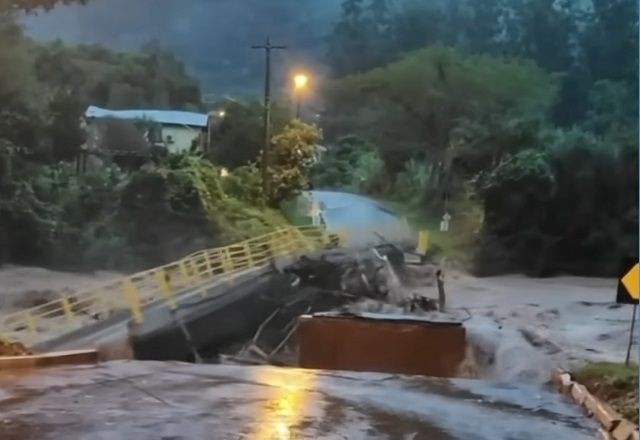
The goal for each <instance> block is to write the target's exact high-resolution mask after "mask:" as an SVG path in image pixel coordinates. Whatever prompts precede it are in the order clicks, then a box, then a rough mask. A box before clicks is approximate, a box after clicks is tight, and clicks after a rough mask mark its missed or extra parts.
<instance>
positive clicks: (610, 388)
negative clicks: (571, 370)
mask: <svg viewBox="0 0 640 440" xmlns="http://www.w3.org/2000/svg"><path fill="white" fill-rule="evenodd" d="M574 376H575V379H576V380H577V381H578V382H580V383H581V384H583V385H585V386H586V387H587V388H588V389H589V391H590V392H591V393H592V394H594V395H595V396H596V397H597V398H599V399H600V400H603V401H605V402H607V403H609V404H610V405H611V406H612V407H613V408H614V409H615V410H616V411H618V412H619V413H620V414H622V416H623V417H624V418H625V419H627V420H630V421H631V422H633V423H635V424H636V425H637V424H638V365H637V364H630V365H629V366H625V365H624V364H621V363H612V362H595V363H590V364H587V365H586V366H584V367H583V368H580V369H579V370H577V371H576V372H575V374H574Z"/></svg>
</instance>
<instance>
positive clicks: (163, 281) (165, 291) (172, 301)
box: [156, 269, 178, 310]
mask: <svg viewBox="0 0 640 440" xmlns="http://www.w3.org/2000/svg"><path fill="white" fill-rule="evenodd" d="M156 279H157V281H158V285H159V286H160V292H161V293H162V295H163V296H164V298H165V300H166V301H167V303H168V304H169V308H171V310H175V309H176V308H177V307H178V305H177V303H176V298H175V295H174V293H173V289H172V287H171V284H170V283H169V280H168V274H167V272H166V271H165V270H164V269H160V270H158V271H157V272H156Z"/></svg>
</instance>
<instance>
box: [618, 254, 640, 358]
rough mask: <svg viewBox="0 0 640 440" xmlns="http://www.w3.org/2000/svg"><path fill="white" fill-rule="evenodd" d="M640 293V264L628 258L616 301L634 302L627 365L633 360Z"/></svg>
mask: <svg viewBox="0 0 640 440" xmlns="http://www.w3.org/2000/svg"><path fill="white" fill-rule="evenodd" d="M639 293H640V264H638V260H637V259H635V258H627V259H626V260H625V261H624V262H623V264H622V270H621V271H620V277H619V279H618V292H617V295H616V302H617V303H618V304H633V316H632V317H631V329H630V330H629V345H628V346H627V357H626V358H625V361H624V363H625V365H627V366H628V365H629V361H630V360H631V346H632V345H633V332H634V329H635V325H636V313H637V311H638V294H639Z"/></svg>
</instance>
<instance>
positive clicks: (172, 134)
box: [162, 125, 200, 153]
mask: <svg viewBox="0 0 640 440" xmlns="http://www.w3.org/2000/svg"><path fill="white" fill-rule="evenodd" d="M170 138H171V139H172V140H173V143H169V139H170ZM199 138H200V131H199V130H196V129H192V128H188V127H180V126H174V125H164V126H162V140H163V141H164V142H165V144H166V145H167V149H168V150H169V151H170V152H171V153H181V152H183V151H189V149H190V148H191V144H192V143H193V141H194V139H195V140H196V141H197V140H199Z"/></svg>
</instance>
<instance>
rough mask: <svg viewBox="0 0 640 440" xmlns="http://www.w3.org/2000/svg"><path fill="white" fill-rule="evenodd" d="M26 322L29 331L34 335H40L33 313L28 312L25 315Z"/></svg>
mask: <svg viewBox="0 0 640 440" xmlns="http://www.w3.org/2000/svg"><path fill="white" fill-rule="evenodd" d="M24 320H25V324H26V326H27V329H29V331H30V332H31V333H32V334H34V335H35V334H37V333H38V328H37V326H36V320H35V318H34V316H33V315H32V314H31V312H29V311H27V312H26V313H25V315H24Z"/></svg>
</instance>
